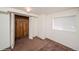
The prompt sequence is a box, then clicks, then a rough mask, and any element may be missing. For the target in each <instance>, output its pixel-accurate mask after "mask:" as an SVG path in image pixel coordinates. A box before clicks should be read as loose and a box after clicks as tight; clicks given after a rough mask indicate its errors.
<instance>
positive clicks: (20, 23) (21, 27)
mask: <svg viewBox="0 0 79 59" xmlns="http://www.w3.org/2000/svg"><path fill="white" fill-rule="evenodd" d="M15 24H16V25H15V35H16V36H15V37H16V38H23V37H25V36H26V35H28V33H29V17H24V16H18V15H15Z"/></svg>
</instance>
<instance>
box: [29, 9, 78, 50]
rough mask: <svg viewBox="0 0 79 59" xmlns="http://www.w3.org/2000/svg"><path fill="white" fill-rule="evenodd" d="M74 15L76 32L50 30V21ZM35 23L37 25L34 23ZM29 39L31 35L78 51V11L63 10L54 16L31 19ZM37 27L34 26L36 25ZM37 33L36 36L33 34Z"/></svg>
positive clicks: (40, 16)
mask: <svg viewBox="0 0 79 59" xmlns="http://www.w3.org/2000/svg"><path fill="white" fill-rule="evenodd" d="M71 15H76V30H77V31H76V32H70V31H59V30H53V29H52V24H53V23H52V20H54V18H55V17H62V16H71ZM35 22H37V23H35ZM30 24H31V25H32V26H31V31H30V34H31V37H34V36H33V35H36V36H38V37H41V38H43V39H44V38H50V39H51V40H54V41H57V42H59V43H62V44H64V45H66V46H68V47H71V48H73V49H75V50H79V46H78V45H79V37H78V35H79V11H78V9H71V10H65V11H61V12H58V13H54V14H49V15H39V17H38V19H37V21H35V20H34V19H31V23H30ZM35 24H36V25H37V26H36V25H35ZM35 32H37V33H36V34H34V33H35Z"/></svg>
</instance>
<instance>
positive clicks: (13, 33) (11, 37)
mask: <svg viewBox="0 0 79 59" xmlns="http://www.w3.org/2000/svg"><path fill="white" fill-rule="evenodd" d="M15 15H17V14H15V13H10V23H11V26H10V34H11V36H10V39H11V40H10V41H11V42H10V46H11V49H13V48H14V47H15ZM20 16H23V15H22V14H21V15H20ZM28 17H29V16H28ZM28 20H29V19H28ZM28 38H29V31H28Z"/></svg>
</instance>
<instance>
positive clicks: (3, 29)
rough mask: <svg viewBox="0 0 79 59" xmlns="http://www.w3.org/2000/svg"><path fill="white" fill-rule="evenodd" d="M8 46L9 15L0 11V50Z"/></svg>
mask: <svg viewBox="0 0 79 59" xmlns="http://www.w3.org/2000/svg"><path fill="white" fill-rule="evenodd" d="M8 47H10V15H9V14H8V13H3V12H0V50H3V49H5V48H8Z"/></svg>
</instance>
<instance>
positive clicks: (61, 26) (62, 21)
mask: <svg viewBox="0 0 79 59" xmlns="http://www.w3.org/2000/svg"><path fill="white" fill-rule="evenodd" d="M75 24H76V16H75V15H73V16H64V17H56V18H55V19H54V21H53V29H54V30H64V31H75V30H76V27H75Z"/></svg>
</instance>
